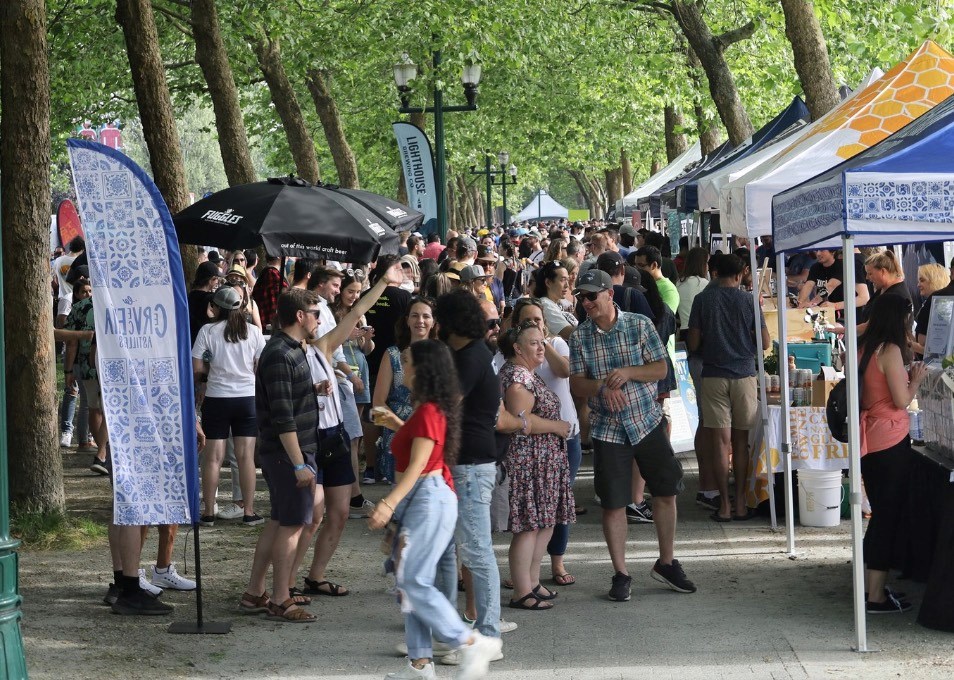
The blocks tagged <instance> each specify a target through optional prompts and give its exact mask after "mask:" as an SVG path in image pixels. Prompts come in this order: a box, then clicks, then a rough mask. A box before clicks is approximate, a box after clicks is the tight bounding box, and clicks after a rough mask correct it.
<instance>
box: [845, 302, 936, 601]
mask: <svg viewBox="0 0 954 680" xmlns="http://www.w3.org/2000/svg"><path fill="white" fill-rule="evenodd" d="M870 311H871V314H870V315H869V321H868V326H867V328H866V329H865V332H864V334H863V335H862V336H861V337H859V338H858V354H859V357H860V358H859V361H860V365H861V369H862V370H861V380H862V390H861V456H862V458H861V476H862V479H863V480H864V483H865V492H866V493H867V495H868V500H869V501H870V503H871V520H870V521H869V522H868V530H867V531H866V532H865V542H864V558H865V590H866V591H867V595H866V599H867V602H866V604H865V608H866V610H867V612H868V613H869V614H894V613H899V612H905V611H908V610H909V609H910V608H911V603H910V602H906V601H904V600H901V599H900V598H898V597H897V596H895V595H894V594H893V593H892V592H891V591H890V590H889V589H888V588H886V587H885V583H886V581H887V578H888V570H889V569H890V568H891V567H892V564H893V562H894V559H893V558H894V554H893V547H894V545H895V542H896V538H897V535H898V532H899V531H901V524H900V522H899V517H900V514H899V508H902V507H904V505H905V494H906V493H907V484H908V471H909V465H910V460H911V456H913V455H914V452H913V451H912V450H911V440H910V438H909V436H908V433H909V427H910V425H909V419H908V413H907V407H908V405H909V404H910V403H911V401H912V400H913V399H914V397H915V395H916V394H917V390H918V386H919V385H920V384H921V381H922V380H923V379H924V376H925V372H924V365H923V364H922V363H920V362H914V363H911V369H910V374H909V372H908V369H906V368H905V365H906V364H908V362H910V361H911V350H910V348H909V342H910V340H911V337H910V336H911V331H910V329H911V313H912V309H911V301H910V300H908V299H907V298H904V297H902V296H900V295H881V296H878V297H877V298H875V299H874V300H873V301H872V303H871V307H870Z"/></svg>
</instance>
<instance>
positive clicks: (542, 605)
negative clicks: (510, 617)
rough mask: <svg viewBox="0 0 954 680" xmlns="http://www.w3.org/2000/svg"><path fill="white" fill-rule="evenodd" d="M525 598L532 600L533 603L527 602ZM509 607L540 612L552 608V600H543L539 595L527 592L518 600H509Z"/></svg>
mask: <svg viewBox="0 0 954 680" xmlns="http://www.w3.org/2000/svg"><path fill="white" fill-rule="evenodd" d="M527 600H533V604H527ZM510 608H511V609H525V610H526V611H531V612H542V611H546V610H548V609H553V603H552V602H544V601H543V600H541V599H540V598H539V597H537V596H536V595H534V594H533V593H527V594H526V595H524V596H523V597H521V598H520V599H519V600H510Z"/></svg>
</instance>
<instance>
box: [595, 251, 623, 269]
mask: <svg viewBox="0 0 954 680" xmlns="http://www.w3.org/2000/svg"><path fill="white" fill-rule="evenodd" d="M621 264H623V256H622V255H620V254H619V253H617V252H616V251H613V250H607V251H606V252H605V253H601V254H600V256H599V257H598V258H596V268H597V269H599V270H600V271H604V272H607V273H609V272H610V271H614V272H615V271H616V269H617V268H619V266H620V265H621Z"/></svg>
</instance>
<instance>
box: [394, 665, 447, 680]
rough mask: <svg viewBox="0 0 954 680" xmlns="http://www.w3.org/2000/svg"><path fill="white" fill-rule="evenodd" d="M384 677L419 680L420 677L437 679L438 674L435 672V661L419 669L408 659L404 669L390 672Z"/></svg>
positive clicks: (398, 679)
mask: <svg viewBox="0 0 954 680" xmlns="http://www.w3.org/2000/svg"><path fill="white" fill-rule="evenodd" d="M384 678H385V680H417V679H418V678H426V679H429V680H436V678H437V674H435V673H434V663H433V662H431V663H429V664H427V665H426V666H424V668H422V669H420V670H418V669H416V668H414V666H412V665H411V662H410V661H408V662H407V666H405V667H404V668H403V669H402V670H399V671H397V672H395V673H388V674H387V675H385V676H384Z"/></svg>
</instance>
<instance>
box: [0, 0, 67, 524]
mask: <svg viewBox="0 0 954 680" xmlns="http://www.w3.org/2000/svg"><path fill="white" fill-rule="evenodd" d="M0 64H2V69H0V109H2V110H3V116H2V117H0V193H2V196H3V201H2V210H3V212H2V215H0V221H2V224H3V229H2V232H0V233H2V236H3V259H4V261H5V264H6V267H5V268H4V269H5V274H6V276H4V300H3V304H4V308H5V309H7V310H9V311H10V312H12V313H7V314H5V315H4V324H5V329H4V330H5V337H4V344H5V347H6V388H7V403H6V408H7V432H6V437H7V454H8V456H9V471H10V500H11V504H12V505H13V506H15V507H18V508H22V509H24V510H37V511H40V512H62V511H63V509H64V507H65V498H64V495H63V459H62V456H61V455H60V449H59V441H58V440H59V428H58V426H57V425H58V423H59V420H60V419H59V416H58V413H57V410H58V409H57V406H58V405H59V396H60V395H58V394H57V391H56V374H55V366H56V358H55V355H54V349H53V312H52V308H51V307H50V253H49V250H48V244H49V242H50V75H49V63H48V61H47V44H46V7H45V3H44V2H43V0H5V1H4V2H2V3H0ZM14 310H15V311H14Z"/></svg>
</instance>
